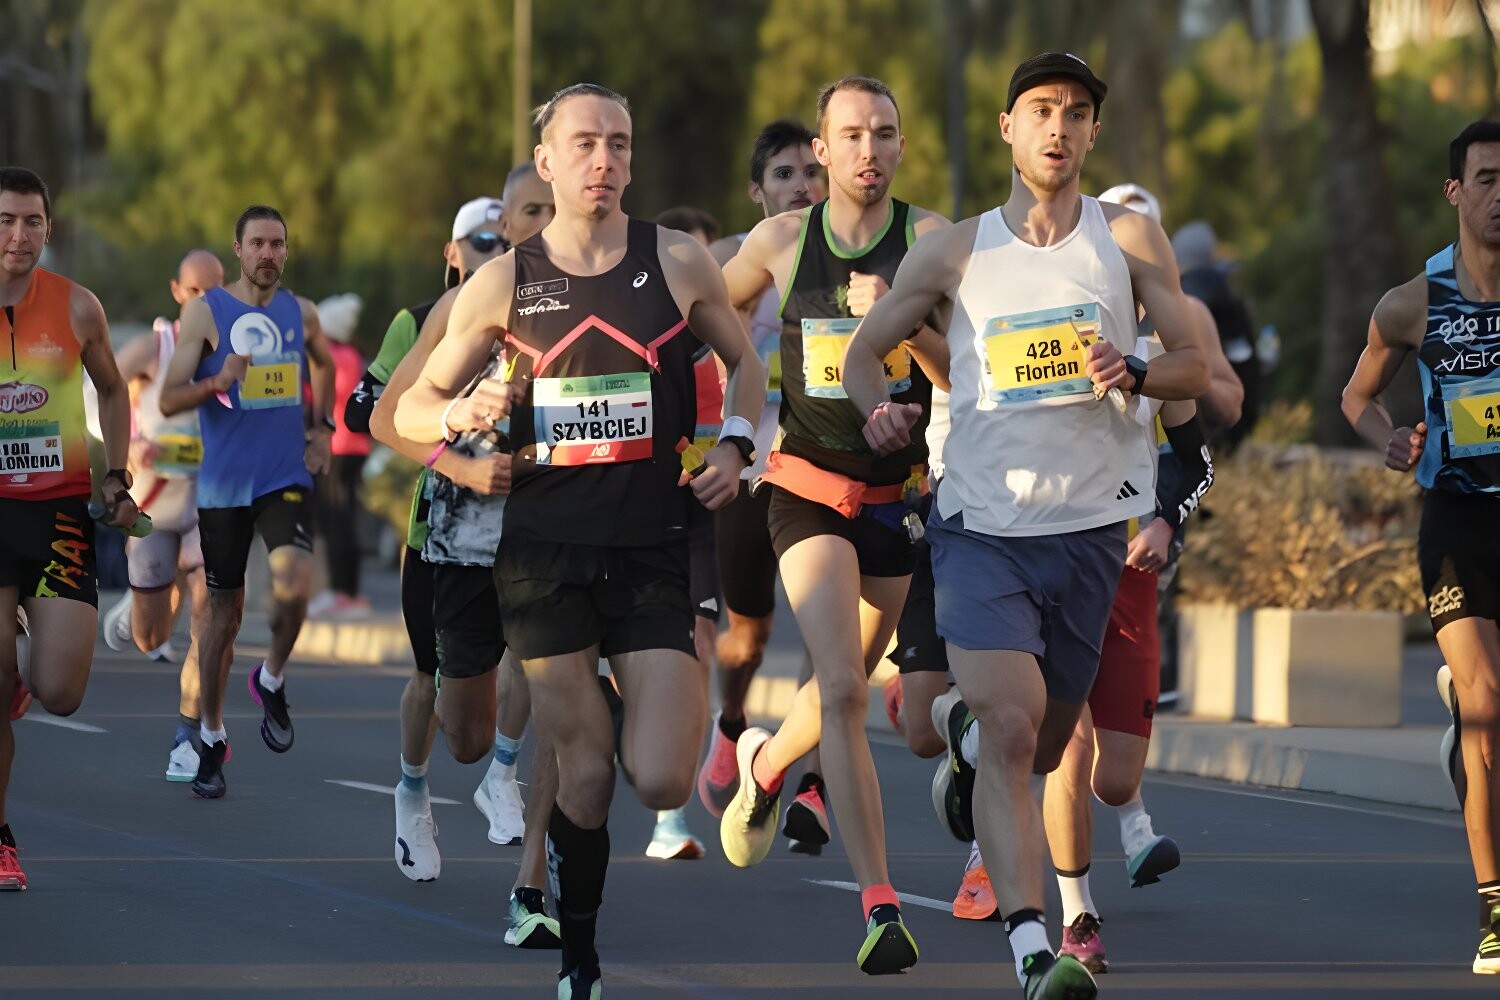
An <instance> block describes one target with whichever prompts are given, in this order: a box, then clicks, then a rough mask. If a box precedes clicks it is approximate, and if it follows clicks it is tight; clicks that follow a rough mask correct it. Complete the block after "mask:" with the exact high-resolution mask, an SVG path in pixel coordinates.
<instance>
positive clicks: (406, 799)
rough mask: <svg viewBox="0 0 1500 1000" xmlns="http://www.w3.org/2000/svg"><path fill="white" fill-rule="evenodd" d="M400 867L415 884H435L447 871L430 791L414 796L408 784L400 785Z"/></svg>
mask: <svg viewBox="0 0 1500 1000" xmlns="http://www.w3.org/2000/svg"><path fill="white" fill-rule="evenodd" d="M396 867H397V868H400V869H401V874H402V875H405V876H406V877H407V878H409V879H411V880H412V881H414V882H431V881H432V880H433V879H435V878H437V877H438V872H439V871H440V870H441V869H442V867H443V858H442V856H441V855H440V854H438V846H437V823H435V822H433V819H432V802H431V801H430V800H429V799H428V797H427V790H426V789H425V788H424V789H423V790H422V791H420V792H413V791H412V790H410V789H409V788H407V787H406V783H405V782H399V783H397V785H396Z"/></svg>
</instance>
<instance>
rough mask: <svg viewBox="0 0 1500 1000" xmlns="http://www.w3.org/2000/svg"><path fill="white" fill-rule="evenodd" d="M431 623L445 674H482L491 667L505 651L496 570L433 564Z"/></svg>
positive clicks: (458, 676) (441, 668)
mask: <svg viewBox="0 0 1500 1000" xmlns="http://www.w3.org/2000/svg"><path fill="white" fill-rule="evenodd" d="M432 625H433V630H434V631H435V633H436V635H437V660H438V671H439V672H440V673H441V674H442V675H443V676H444V677H452V678H454V679H455V680H458V679H461V678H465V677H480V676H483V675H484V674H487V673H489V672H490V671H491V670H494V669H495V665H496V664H498V663H499V662H500V657H502V656H504V655H505V635H504V633H503V632H501V630H500V603H499V598H497V597H496V596H495V573H494V570H492V569H490V567H488V566H459V565H455V564H452V563H435V564H433V567H432Z"/></svg>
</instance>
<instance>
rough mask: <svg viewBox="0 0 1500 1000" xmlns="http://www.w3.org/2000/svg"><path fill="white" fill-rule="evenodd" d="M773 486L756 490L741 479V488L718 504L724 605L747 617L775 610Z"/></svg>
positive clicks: (715, 531)
mask: <svg viewBox="0 0 1500 1000" xmlns="http://www.w3.org/2000/svg"><path fill="white" fill-rule="evenodd" d="M770 512H771V487H769V486H765V487H762V488H761V489H759V490H756V491H755V492H754V493H751V492H750V484H749V483H747V482H745V481H744V480H743V479H742V480H740V491H739V493H738V494H737V495H736V496H735V498H734V499H733V500H731V501H730V502H729V504H728V505H726V506H724V507H721V508H719V510H718V511H717V518H716V520H715V524H714V534H715V538H716V540H717V542H718V548H719V583H720V586H721V587H723V590H724V605H725V607H727V608H728V609H729V610H730V611H732V612H734V613H735V614H737V615H740V616H742V617H744V618H765V617H767V616H768V615H770V614H771V612H772V611H774V610H776V550H775V549H774V548H772V547H771V529H770V526H769V524H768V523H767V522H768V521H769V518H770Z"/></svg>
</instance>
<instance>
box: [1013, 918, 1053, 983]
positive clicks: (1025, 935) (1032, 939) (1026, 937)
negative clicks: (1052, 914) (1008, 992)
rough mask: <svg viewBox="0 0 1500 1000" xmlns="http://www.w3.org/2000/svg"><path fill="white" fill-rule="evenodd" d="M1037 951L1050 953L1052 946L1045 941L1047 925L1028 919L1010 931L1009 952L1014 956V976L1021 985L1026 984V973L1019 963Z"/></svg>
mask: <svg viewBox="0 0 1500 1000" xmlns="http://www.w3.org/2000/svg"><path fill="white" fill-rule="evenodd" d="M1039 951H1045V952H1046V953H1047V954H1049V955H1050V954H1052V946H1051V945H1050V944H1048V943H1047V925H1046V924H1044V923H1042V922H1041V921H1040V920H1028V921H1026V922H1025V923H1023V924H1020V925H1018V926H1017V927H1016V928H1015V929H1014V930H1012V931H1011V932H1010V952H1011V954H1012V955H1014V956H1015V959H1016V978H1017V979H1019V980H1020V981H1021V985H1022V986H1025V985H1026V973H1025V972H1023V971H1022V970H1021V963H1022V962H1024V961H1025V960H1026V957H1027V956H1028V955H1035V954H1036V953H1037V952H1039Z"/></svg>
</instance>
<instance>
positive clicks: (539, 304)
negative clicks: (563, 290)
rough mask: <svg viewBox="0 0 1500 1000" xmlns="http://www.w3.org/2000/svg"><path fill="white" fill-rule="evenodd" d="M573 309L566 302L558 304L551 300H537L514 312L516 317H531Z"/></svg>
mask: <svg viewBox="0 0 1500 1000" xmlns="http://www.w3.org/2000/svg"><path fill="white" fill-rule="evenodd" d="M572 308H573V307H572V306H571V305H569V304H568V303H566V302H559V301H557V300H556V299H553V298H545V299H537V300H536V301H535V302H533V303H531V305H529V306H522V307H521V308H519V309H517V310H516V315H517V316H531V315H533V314H535V313H551V312H562V311H563V310H564V309H572Z"/></svg>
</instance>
